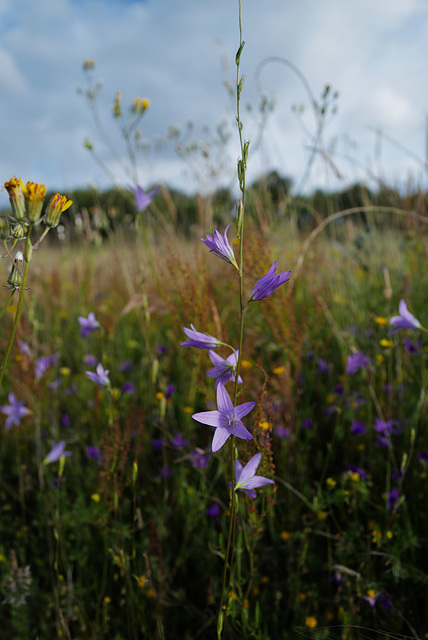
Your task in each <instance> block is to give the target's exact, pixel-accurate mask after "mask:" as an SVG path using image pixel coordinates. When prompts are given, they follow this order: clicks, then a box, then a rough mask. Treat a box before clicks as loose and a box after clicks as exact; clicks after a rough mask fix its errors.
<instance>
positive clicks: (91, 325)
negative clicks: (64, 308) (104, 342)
mask: <svg viewBox="0 0 428 640" xmlns="http://www.w3.org/2000/svg"><path fill="white" fill-rule="evenodd" d="M77 322H78V323H79V324H80V335H81V336H82V338H86V337H87V336H88V335H89V334H90V333H92V332H93V331H96V330H97V329H98V327H99V326H100V323H99V322H98V321H97V319H96V318H95V314H94V313H93V312H92V311H91V312H90V314H89V315H88V317H87V318H84V317H83V316H79V317H78V318H77Z"/></svg>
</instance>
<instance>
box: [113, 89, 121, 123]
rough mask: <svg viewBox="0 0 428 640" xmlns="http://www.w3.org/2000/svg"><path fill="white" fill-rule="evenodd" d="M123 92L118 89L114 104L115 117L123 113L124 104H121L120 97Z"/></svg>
mask: <svg viewBox="0 0 428 640" xmlns="http://www.w3.org/2000/svg"><path fill="white" fill-rule="evenodd" d="M121 97H122V96H121V93H120V91H116V97H115V99H114V105H113V117H114V118H119V117H120V116H121V115H122V105H121V104H120V99H121Z"/></svg>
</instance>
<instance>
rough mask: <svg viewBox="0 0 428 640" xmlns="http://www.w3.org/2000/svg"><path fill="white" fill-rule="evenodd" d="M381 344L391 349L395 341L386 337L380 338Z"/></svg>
mask: <svg viewBox="0 0 428 640" xmlns="http://www.w3.org/2000/svg"><path fill="white" fill-rule="evenodd" d="M379 344H380V346H381V347H383V348H384V349H390V348H391V347H393V346H394V343H393V342H392V340H387V339H386V338H382V340H380V342H379Z"/></svg>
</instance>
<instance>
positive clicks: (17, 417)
mask: <svg viewBox="0 0 428 640" xmlns="http://www.w3.org/2000/svg"><path fill="white" fill-rule="evenodd" d="M24 405H25V401H24V400H17V399H16V396H15V394H14V393H13V392H12V391H11V392H10V393H9V404H6V405H4V406H3V407H0V411H1V412H2V413H4V414H5V415H7V416H8V417H7V418H6V424H5V427H6V429H10V428H11V426H12V425H13V424H16V425H19V423H20V422H21V418H23V417H24V416H28V414H29V413H30V410H29V409H27V408H26V407H24Z"/></svg>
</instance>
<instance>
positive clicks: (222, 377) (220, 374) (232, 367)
mask: <svg viewBox="0 0 428 640" xmlns="http://www.w3.org/2000/svg"><path fill="white" fill-rule="evenodd" d="M209 356H210V360H211V362H212V363H213V365H214V368H213V369H210V370H209V371H207V376H209V377H210V378H217V380H216V381H215V388H216V389H217V387H218V385H219V383H220V382H221V383H222V384H224V385H225V384H226V382H229V380H235V378H236V366H237V364H238V358H239V351H234V352H233V353H232V354H231V355H230V356H229V357H228V358H226V359H224V358H222V357H221V356H219V355H218V354H217V353H216V352H215V351H209ZM238 382H239V384H242V378H241V376H238Z"/></svg>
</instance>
